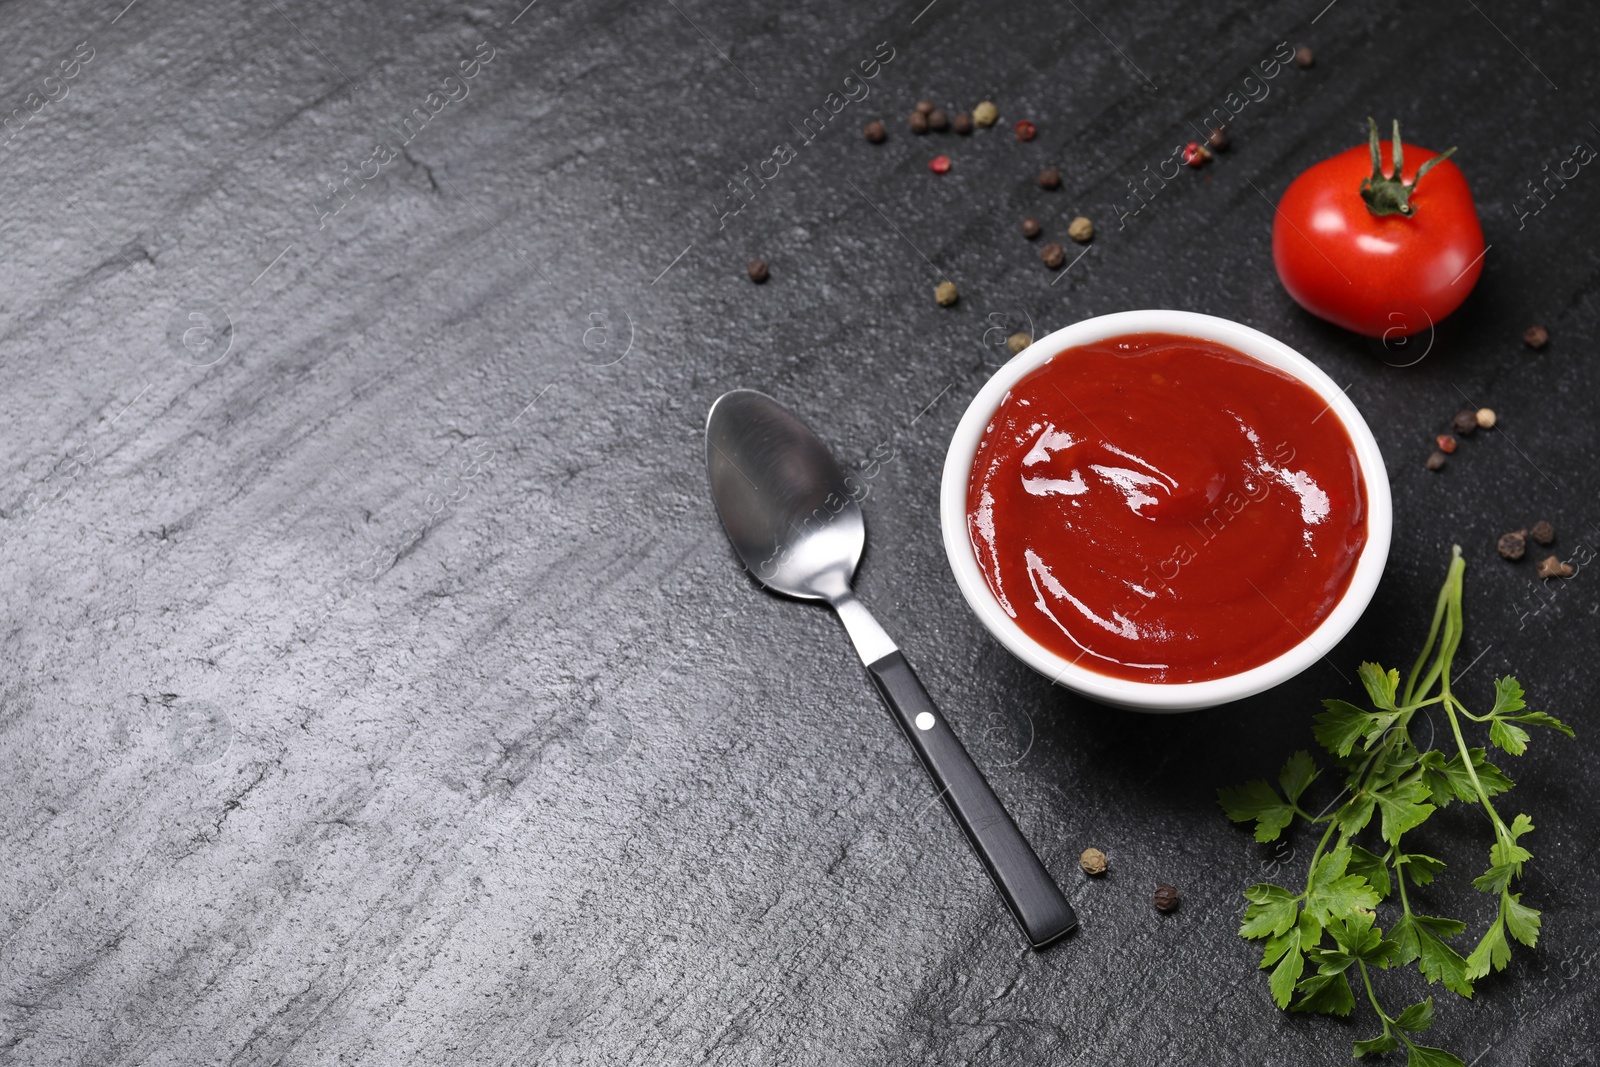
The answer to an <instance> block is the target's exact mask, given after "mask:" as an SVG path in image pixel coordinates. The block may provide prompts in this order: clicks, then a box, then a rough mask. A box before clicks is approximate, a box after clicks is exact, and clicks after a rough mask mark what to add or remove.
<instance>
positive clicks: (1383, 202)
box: [1361, 115, 1455, 218]
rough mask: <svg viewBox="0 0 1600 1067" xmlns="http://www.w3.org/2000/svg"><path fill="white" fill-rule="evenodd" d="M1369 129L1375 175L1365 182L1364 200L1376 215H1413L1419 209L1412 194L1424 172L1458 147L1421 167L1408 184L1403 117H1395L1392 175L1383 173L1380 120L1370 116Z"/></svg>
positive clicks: (1447, 156) (1363, 182)
mask: <svg viewBox="0 0 1600 1067" xmlns="http://www.w3.org/2000/svg"><path fill="white" fill-rule="evenodd" d="M1367 129H1368V130H1369V131H1370V132H1371V135H1372V139H1371V143H1372V176H1371V177H1370V178H1363V179H1362V181H1361V199H1362V200H1364V201H1366V204H1367V210H1368V211H1370V212H1372V213H1373V214H1374V215H1378V216H1383V215H1403V216H1405V217H1406V218H1410V217H1411V216H1412V215H1413V214H1415V213H1416V210H1417V209H1416V207H1415V206H1413V205H1412V203H1411V194H1412V193H1414V192H1416V189H1417V183H1418V182H1420V181H1422V176H1423V175H1424V174H1427V173H1428V171H1430V170H1432V169H1433V168H1434V167H1435V166H1437V165H1438V164H1440V163H1443V162H1444V161H1445V160H1447V159H1449V158H1450V157H1451V156H1452V155H1454V154H1455V148H1454V147H1453V146H1452V147H1451V148H1448V149H1446V150H1445V151H1443V152H1441V153H1440V154H1439V155H1437V156H1434V157H1433V158H1432V159H1430V160H1428V161H1427V162H1426V163H1424V164H1423V165H1422V166H1421V167H1419V168H1417V176H1416V177H1415V178H1412V179H1411V184H1409V185H1407V184H1406V182H1405V179H1404V178H1403V177H1402V176H1401V167H1402V165H1403V163H1404V161H1405V153H1404V150H1403V149H1402V148H1401V145H1400V120H1399V119H1395V120H1394V140H1393V141H1391V142H1390V144H1391V146H1392V150H1393V155H1394V174H1393V175H1392V176H1391V175H1387V174H1385V173H1384V172H1383V153H1382V150H1381V149H1380V148H1379V146H1378V123H1377V122H1376V121H1375V120H1374V119H1373V118H1372V116H1370V115H1369V116H1367Z"/></svg>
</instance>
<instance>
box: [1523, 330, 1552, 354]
mask: <svg viewBox="0 0 1600 1067" xmlns="http://www.w3.org/2000/svg"><path fill="white" fill-rule="evenodd" d="M1522 343H1523V344H1525V345H1527V346H1528V347H1529V348H1535V349H1538V348H1543V347H1544V346H1545V345H1547V344H1549V343H1550V331H1549V330H1547V329H1545V328H1544V327H1543V326H1529V327H1528V328H1527V329H1526V330H1524V331H1523V332H1522Z"/></svg>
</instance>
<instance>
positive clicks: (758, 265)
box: [749, 259, 768, 285]
mask: <svg viewBox="0 0 1600 1067" xmlns="http://www.w3.org/2000/svg"><path fill="white" fill-rule="evenodd" d="M749 271H750V280H751V281H753V282H755V283H756V284H757V285H760V284H761V283H762V282H764V281H766V280H767V276H768V271H767V264H766V261H765V260H760V259H752V260H751V261H750V267H749Z"/></svg>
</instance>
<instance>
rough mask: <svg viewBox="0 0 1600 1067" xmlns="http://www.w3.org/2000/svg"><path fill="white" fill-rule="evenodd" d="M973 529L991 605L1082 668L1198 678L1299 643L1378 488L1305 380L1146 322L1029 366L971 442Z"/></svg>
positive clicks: (1342, 572)
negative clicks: (1146, 327)
mask: <svg viewBox="0 0 1600 1067" xmlns="http://www.w3.org/2000/svg"><path fill="white" fill-rule="evenodd" d="M967 533H968V536H969V537H970V539H971V543H972V548H973V552H974V553H975V555H976V557H977V561H978V566H979V569H980V570H981V571H982V572H983V575H984V578H985V579H986V580H987V582H988V585H989V589H990V590H991V591H992V592H993V593H994V596H995V598H996V600H998V601H999V603H1000V606H1001V607H1002V608H1003V609H1004V610H1005V611H1006V613H1007V614H1008V615H1010V616H1011V618H1012V619H1014V620H1015V621H1016V623H1017V625H1018V626H1019V627H1020V628H1021V629H1022V630H1023V631H1024V632H1025V633H1027V634H1028V635H1029V636H1030V637H1032V638H1033V639H1034V640H1035V641H1037V642H1039V644H1041V645H1043V646H1044V647H1046V648H1047V649H1049V650H1051V651H1052V652H1054V653H1055V654H1056V655H1058V656H1061V657H1063V658H1065V659H1066V660H1068V661H1071V662H1075V663H1077V664H1078V665H1079V666H1082V667H1086V668H1088V669H1090V670H1093V671H1097V672H1099V673H1102V674H1107V675H1111V676H1114V677H1117V678H1125V679H1131V680H1134V681H1140V682H1163V683H1181V682H1201V681H1208V680H1210V679H1214V678H1222V677H1227V676H1229V675H1233V674H1238V673H1240V672H1242V671H1246V670H1249V669H1251V668H1253V667H1257V666H1260V665H1261V664H1263V663H1266V662H1268V661H1269V660H1271V659H1273V658H1275V657H1277V656H1279V655H1281V654H1282V653H1284V652H1286V651H1288V650H1289V649H1290V648H1292V647H1293V646H1295V645H1297V644H1299V643H1300V642H1301V641H1302V640H1303V639H1304V638H1305V637H1306V636H1307V635H1309V634H1310V633H1311V632H1312V631H1313V630H1315V629H1316V628H1317V626H1318V625H1319V624H1320V623H1321V622H1322V621H1323V620H1324V619H1325V618H1327V617H1328V615H1329V613H1331V612H1332V611H1333V609H1334V607H1335V605H1337V604H1338V602H1339V600H1340V598H1341V597H1342V596H1343V594H1344V592H1345V590H1346V588H1347V587H1348V586H1349V584H1350V579H1351V576H1352V574H1353V573H1354V571H1355V568H1356V563H1357V560H1358V559H1359V557H1360V556H1361V550H1362V548H1363V546H1364V545H1365V544H1366V541H1367V496H1366V487H1365V485H1364V483H1363V480H1362V474H1361V468H1360V464H1359V462H1358V460H1357V457H1356V452H1355V447H1354V446H1353V445H1352V443H1351V440H1350V435H1349V432H1348V431H1347V430H1346V429H1345V427H1344V424H1343V423H1342V422H1340V420H1339V418H1338V416H1337V415H1336V414H1334V413H1333V412H1332V411H1330V410H1329V408H1328V405H1327V403H1326V402H1325V401H1324V400H1323V399H1322V398H1321V397H1320V396H1319V395H1318V394H1317V393H1316V391H1315V390H1313V389H1312V388H1311V387H1310V386H1308V385H1306V384H1305V383H1303V382H1301V381H1299V380H1298V379H1296V378H1294V377H1292V376H1290V375H1289V374H1287V373H1285V372H1283V371H1280V370H1277V369H1275V368H1273V367H1269V366H1268V365H1266V364H1265V363H1262V362H1261V361H1259V360H1257V359H1254V358H1253V357H1251V356H1248V355H1245V354H1244V353H1243V352H1239V351H1237V350H1236V349H1233V348H1230V347H1228V346H1227V345H1223V344H1219V343H1217V342H1215V341H1207V340H1203V339H1200V338H1195V337H1180V336H1176V335H1173V334H1160V333H1138V334H1125V335H1122V336H1119V337H1111V338H1107V339H1106V340H1103V341H1098V342H1095V343H1093V344H1086V345H1081V346H1078V347H1076V348H1069V349H1066V350H1065V351H1063V352H1061V353H1059V354H1057V355H1056V356H1054V357H1052V358H1051V360H1050V361H1049V362H1048V363H1046V364H1044V365H1043V366H1041V367H1039V368H1038V369H1037V370H1034V371H1033V372H1031V373H1030V374H1028V375H1027V376H1025V377H1023V378H1022V379H1020V380H1019V381H1018V382H1017V383H1016V385H1015V386H1013V387H1012V389H1011V390H1010V392H1009V393H1007V394H1006V397H1005V399H1004V400H1003V401H1001V403H1000V406H999V408H998V409H997V410H996V411H995V413H994V416H993V417H992V418H991V419H990V421H989V424H988V426H987V428H986V429H985V431H984V434H983V438H982V440H981V441H980V443H979V445H978V450H977V454H976V456H975V457H974V460H973V464H972V474H971V479H970V481H969V483H968V488H967Z"/></svg>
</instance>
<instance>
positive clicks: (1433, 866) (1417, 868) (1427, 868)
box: [1396, 852, 1445, 885]
mask: <svg viewBox="0 0 1600 1067" xmlns="http://www.w3.org/2000/svg"><path fill="white" fill-rule="evenodd" d="M1396 862H1397V863H1402V864H1404V865H1405V868H1406V877H1407V878H1410V879H1411V884H1412V885H1427V884H1428V883H1429V882H1432V881H1433V878H1434V875H1436V874H1438V873H1439V872H1440V871H1442V870H1444V868H1445V862H1444V860H1436V859H1434V858H1433V857H1432V856H1424V855H1423V854H1422V853H1420V852H1411V853H1407V854H1406V855H1404V856H1399V857H1396Z"/></svg>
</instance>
